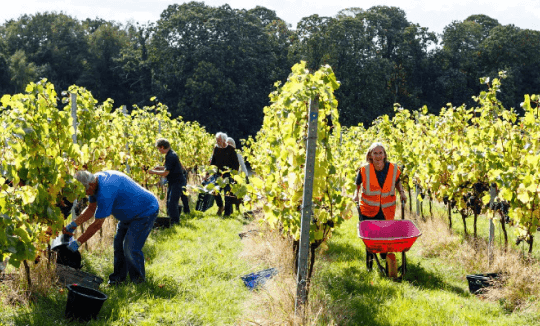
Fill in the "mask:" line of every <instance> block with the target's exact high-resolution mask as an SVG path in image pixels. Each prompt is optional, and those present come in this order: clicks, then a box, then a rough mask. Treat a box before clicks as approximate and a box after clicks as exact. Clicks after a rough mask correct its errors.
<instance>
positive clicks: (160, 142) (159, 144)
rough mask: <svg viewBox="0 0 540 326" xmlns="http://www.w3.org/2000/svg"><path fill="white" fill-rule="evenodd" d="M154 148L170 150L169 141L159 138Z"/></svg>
mask: <svg viewBox="0 0 540 326" xmlns="http://www.w3.org/2000/svg"><path fill="white" fill-rule="evenodd" d="M156 147H162V148H164V149H169V148H171V143H169V141H168V140H167V139H165V138H160V139H158V140H156Z"/></svg>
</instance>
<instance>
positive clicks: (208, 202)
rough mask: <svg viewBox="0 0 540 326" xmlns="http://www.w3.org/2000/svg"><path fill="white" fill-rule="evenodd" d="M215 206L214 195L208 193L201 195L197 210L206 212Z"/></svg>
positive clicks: (198, 199)
mask: <svg viewBox="0 0 540 326" xmlns="http://www.w3.org/2000/svg"><path fill="white" fill-rule="evenodd" d="M213 205H214V195H212V194H207V193H199V197H198V198H197V205H196V206H195V209H196V210H198V211H200V212H206V211H207V210H209V209H210V208H211V207H212V206H213Z"/></svg>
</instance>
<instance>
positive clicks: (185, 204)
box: [180, 186, 190, 214]
mask: <svg viewBox="0 0 540 326" xmlns="http://www.w3.org/2000/svg"><path fill="white" fill-rule="evenodd" d="M180 199H181V200H182V206H183V207H184V213H185V214H189V213H190V210H189V198H188V196H187V195H186V187H185V186H183V187H182V193H181V194H180Z"/></svg>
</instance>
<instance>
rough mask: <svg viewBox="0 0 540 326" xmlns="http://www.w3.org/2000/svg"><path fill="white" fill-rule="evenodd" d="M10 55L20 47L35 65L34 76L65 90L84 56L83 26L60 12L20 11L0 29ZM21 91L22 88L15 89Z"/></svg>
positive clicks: (85, 50) (79, 69)
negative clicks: (18, 14) (35, 74)
mask: <svg viewBox="0 0 540 326" xmlns="http://www.w3.org/2000/svg"><path fill="white" fill-rule="evenodd" d="M0 32H2V35H1V36H2V37H4V38H5V40H6V44H7V54H8V55H9V56H12V55H14V54H15V52H17V51H19V50H22V51H24V53H25V54H26V57H27V60H28V62H32V63H34V64H35V65H36V70H37V73H38V77H46V78H48V79H49V80H50V81H51V82H53V83H54V84H55V86H56V88H57V89H58V90H66V89H67V88H68V86H69V85H71V84H73V83H76V82H77V79H78V78H79V76H80V75H81V74H82V72H83V70H84V66H85V60H86V58H87V42H86V37H85V32H84V29H83V28H82V26H81V24H80V23H79V22H78V21H77V20H76V19H74V18H72V17H70V16H67V15H65V14H63V13H48V12H45V13H37V14H35V15H23V16H21V17H20V18H19V19H17V20H10V21H8V22H6V24H5V28H3V29H2V30H0ZM18 91H22V90H18Z"/></svg>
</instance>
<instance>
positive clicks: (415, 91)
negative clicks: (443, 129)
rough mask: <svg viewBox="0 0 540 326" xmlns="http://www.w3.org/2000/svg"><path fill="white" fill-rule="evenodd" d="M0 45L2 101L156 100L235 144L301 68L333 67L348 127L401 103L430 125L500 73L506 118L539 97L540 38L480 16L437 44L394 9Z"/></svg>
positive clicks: (257, 12) (213, 16)
mask: <svg viewBox="0 0 540 326" xmlns="http://www.w3.org/2000/svg"><path fill="white" fill-rule="evenodd" d="M0 36H1V38H0V93H1V94H5V93H10V94H12V93H16V92H21V91H23V90H24V87H25V85H26V84H27V83H28V82H30V81H36V80H39V79H41V78H47V79H48V80H49V81H51V82H53V83H54V84H55V85H56V87H57V91H63V90H66V89H67V88H68V87H69V86H70V85H72V84H77V85H79V86H83V87H86V88H87V89H88V90H90V91H91V92H92V93H93V94H94V96H95V97H96V98H97V99H99V100H105V99H107V98H112V99H114V100H115V105H117V106H120V105H124V104H125V105H128V107H131V105H139V106H141V105H146V104H148V101H149V99H150V98H151V97H152V96H157V98H158V100H159V101H161V102H163V103H165V104H167V105H168V107H169V110H170V112H171V113H172V115H173V117H176V116H179V115H181V116H182V117H184V119H186V120H197V121H199V122H200V123H201V124H202V125H204V126H206V127H207V129H208V131H210V132H216V131H218V130H222V131H225V132H227V133H228V134H230V135H232V136H233V137H235V138H243V137H246V136H247V135H253V134H254V133H255V132H257V131H258V130H259V129H260V126H261V123H262V117H263V110H262V108H263V107H264V106H266V105H268V102H269V101H268V94H269V93H270V92H271V91H272V90H273V89H274V84H275V83H276V82H284V81H285V80H286V79H287V77H288V75H289V73H290V68H291V66H292V65H293V64H294V63H296V62H299V61H300V60H305V61H307V63H308V67H309V68H310V69H313V70H316V69H318V67H319V66H320V65H323V64H329V65H330V66H332V68H333V70H334V72H335V74H336V76H337V77H338V79H339V80H340V82H341V87H340V89H339V90H338V91H337V92H336V97H337V99H338V101H339V111H340V115H341V122H342V124H344V125H357V124H358V123H364V124H365V125H368V124H370V123H371V121H372V120H373V119H375V118H376V117H377V116H379V115H381V114H390V115H392V113H393V104H394V103H400V104H401V105H402V106H403V107H406V108H408V109H416V108H419V107H422V106H423V105H427V106H428V107H429V109H430V111H432V112H434V113H437V112H438V110H439V108H441V107H443V106H445V105H446V104H447V103H449V102H451V103H453V104H454V105H460V104H463V103H465V104H467V105H474V102H473V100H472V98H471V96H472V95H474V94H478V93H479V92H480V91H481V90H482V86H481V85H480V84H479V78H480V77H484V76H491V77H495V76H497V74H498V72H499V71H501V70H505V71H506V72H507V76H508V78H507V79H506V80H505V86H504V89H503V93H502V96H501V100H502V102H503V104H504V105H505V106H507V107H514V108H516V110H518V111H519V110H520V108H519V103H520V102H522V101H523V94H530V93H540V70H539V69H538V67H539V66H540V32H538V31H534V30H524V29H520V28H518V27H516V26H514V25H506V26H503V25H501V24H500V23H499V22H498V21H497V20H495V19H493V18H490V17H488V16H485V15H474V16H470V17H468V18H467V19H466V20H464V21H452V22H450V23H449V25H447V26H446V27H445V29H444V31H443V33H442V34H441V35H436V34H435V33H433V32H430V31H429V30H428V29H427V28H425V27H421V26H419V25H418V24H414V23H412V22H409V21H408V20H407V18H406V15H405V12H404V11H403V10H401V9H399V8H397V7H387V6H376V7H372V8H369V9H367V10H364V9H360V8H348V9H344V10H342V11H341V12H339V13H338V14H337V15H336V16H335V17H321V16H318V15H312V16H309V17H305V18H303V19H302V20H301V21H300V22H299V23H298V24H297V26H296V29H292V28H291V26H289V25H287V23H286V22H285V21H283V20H282V19H280V18H279V17H277V16H276V13H275V12H274V11H272V10H269V9H266V8H264V7H256V8H254V9H251V10H244V9H232V8H231V7H230V6H229V5H224V6H221V7H211V6H207V5H205V4H204V3H203V2H190V3H185V4H182V5H170V6H169V7H167V8H166V9H165V10H164V11H163V12H162V14H161V16H160V19H159V20H158V21H157V22H155V23H148V24H147V25H141V24H138V23H127V24H125V25H123V24H120V23H118V22H115V21H105V20H102V19H99V18H96V19H86V20H84V21H79V20H77V19H74V18H72V17H70V16H69V15H67V14H65V13H56V12H52V13H51V12H45V13H38V14H35V15H23V16H21V17H19V18H18V19H16V20H9V21H6V22H5V23H4V24H3V25H1V26H0Z"/></svg>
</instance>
